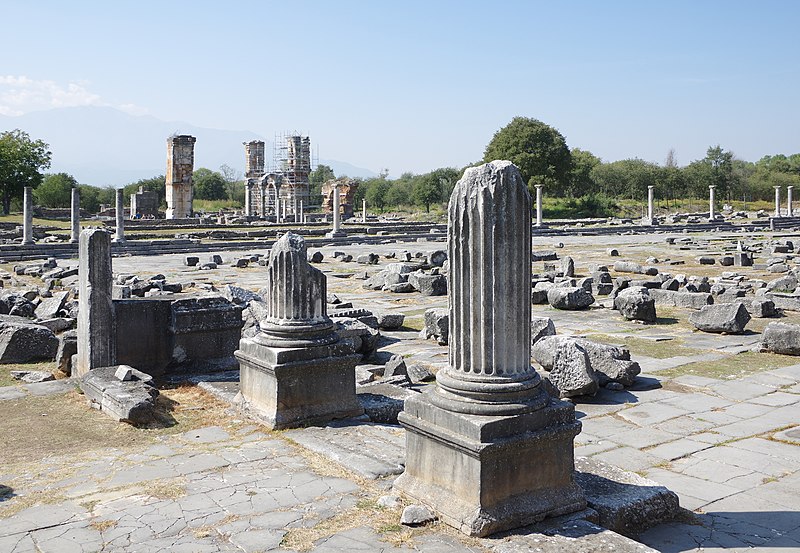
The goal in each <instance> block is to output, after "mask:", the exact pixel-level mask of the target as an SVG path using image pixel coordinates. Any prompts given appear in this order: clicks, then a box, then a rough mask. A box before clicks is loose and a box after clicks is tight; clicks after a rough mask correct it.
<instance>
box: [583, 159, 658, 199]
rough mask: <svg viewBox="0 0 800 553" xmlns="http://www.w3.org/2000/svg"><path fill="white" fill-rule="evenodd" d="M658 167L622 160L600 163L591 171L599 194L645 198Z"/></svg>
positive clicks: (638, 161)
mask: <svg viewBox="0 0 800 553" xmlns="http://www.w3.org/2000/svg"><path fill="white" fill-rule="evenodd" d="M659 170H660V167H659V166H658V165H656V164H655V163H651V162H649V161H644V160H643V159H638V158H634V159H623V160H620V161H613V162H611V163H601V164H600V165H597V166H596V167H595V168H594V169H592V171H591V178H592V179H593V180H594V181H595V182H596V183H597V188H598V190H599V192H600V193H602V194H603V195H605V196H609V197H612V198H619V197H626V196H627V197H629V198H631V199H633V200H636V199H638V200H642V199H643V198H647V187H648V186H655V185H656V183H657V180H658V179H657V176H658V174H659Z"/></svg>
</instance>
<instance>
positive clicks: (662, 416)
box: [618, 403, 687, 426]
mask: <svg viewBox="0 0 800 553" xmlns="http://www.w3.org/2000/svg"><path fill="white" fill-rule="evenodd" d="M686 413H687V411H686V410H685V409H680V408H678V407H673V406H672V405H667V404H665V403H648V404H645V405H638V406H636V407H632V408H630V409H625V410H624V411H620V412H619V413H618V416H620V417H622V418H623V419H625V420H627V421H630V422H632V423H634V424H637V425H639V426H644V425H649V424H655V423H659V422H664V421H666V420H669V419H674V418H676V417H680V416H681V415H685V414H686Z"/></svg>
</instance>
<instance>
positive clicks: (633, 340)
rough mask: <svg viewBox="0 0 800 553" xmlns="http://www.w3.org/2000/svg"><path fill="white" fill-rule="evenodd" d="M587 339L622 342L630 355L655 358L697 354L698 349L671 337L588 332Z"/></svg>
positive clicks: (603, 342)
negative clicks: (686, 345)
mask: <svg viewBox="0 0 800 553" xmlns="http://www.w3.org/2000/svg"><path fill="white" fill-rule="evenodd" d="M587 338H588V339H589V340H593V341H595V342H600V343H601V344H611V345H619V344H622V345H624V346H625V347H626V348H628V349H630V350H631V354H632V355H634V356H635V355H644V356H646V357H654V358H656V359H668V358H670V357H675V356H678V355H697V354H698V353H701V351H700V350H698V349H694V348H687V347H684V346H682V345H681V344H682V343H683V340H681V339H680V338H673V339H671V340H661V341H655V340H648V339H647V338H638V337H636V336H617V335H609V334H589V335H588V336H587Z"/></svg>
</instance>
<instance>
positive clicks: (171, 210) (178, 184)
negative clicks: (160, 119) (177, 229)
mask: <svg viewBox="0 0 800 553" xmlns="http://www.w3.org/2000/svg"><path fill="white" fill-rule="evenodd" d="M196 141H197V139H196V138H195V137H194V136H189V135H185V134H183V135H179V136H171V137H169V138H168V139H167V183H166V184H167V188H166V194H167V219H186V218H188V217H191V216H192V199H193V193H194V192H193V190H192V172H193V171H194V143H195V142H196Z"/></svg>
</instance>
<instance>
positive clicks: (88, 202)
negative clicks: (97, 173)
mask: <svg viewBox="0 0 800 553" xmlns="http://www.w3.org/2000/svg"><path fill="white" fill-rule="evenodd" d="M80 191H81V209H85V210H86V211H88V212H89V213H97V212H98V211H100V200H99V199H98V197H99V194H100V189H99V188H98V187H96V186H91V185H88V184H81V185H80Z"/></svg>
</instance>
